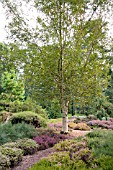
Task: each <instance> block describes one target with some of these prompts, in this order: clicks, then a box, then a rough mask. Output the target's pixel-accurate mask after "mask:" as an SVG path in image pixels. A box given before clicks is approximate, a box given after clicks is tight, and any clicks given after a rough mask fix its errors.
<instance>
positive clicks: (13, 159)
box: [0, 147, 23, 166]
mask: <svg viewBox="0 0 113 170" xmlns="http://www.w3.org/2000/svg"><path fill="white" fill-rule="evenodd" d="M0 152H1V153H2V154H3V155H5V156H7V157H8V158H9V160H10V163H11V166H15V165H17V164H18V163H19V162H20V161H21V160H22V156H23V151H22V150H21V149H17V148H9V147H0Z"/></svg>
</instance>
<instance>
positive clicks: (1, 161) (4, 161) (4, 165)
mask: <svg viewBox="0 0 113 170" xmlns="http://www.w3.org/2000/svg"><path fill="white" fill-rule="evenodd" d="M9 167H10V160H9V158H8V157H7V156H5V155H3V154H2V153H1V152H0V170H3V169H8V168H9Z"/></svg>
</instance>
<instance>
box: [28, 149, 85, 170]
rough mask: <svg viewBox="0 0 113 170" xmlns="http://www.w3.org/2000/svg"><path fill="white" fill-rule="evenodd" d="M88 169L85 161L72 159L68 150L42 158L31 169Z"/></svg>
mask: <svg viewBox="0 0 113 170" xmlns="http://www.w3.org/2000/svg"><path fill="white" fill-rule="evenodd" d="M37 169H40V170H53V169H54V170H64V169H65V170H75V169H77V170H87V169H86V165H85V163H84V162H83V161H81V160H78V161H72V160H71V159H70V156H69V153H68V152H59V153H54V154H52V155H50V156H49V157H48V158H46V159H42V160H41V161H39V162H38V163H37V164H35V165H34V166H33V167H32V168H30V169H29V170H37Z"/></svg>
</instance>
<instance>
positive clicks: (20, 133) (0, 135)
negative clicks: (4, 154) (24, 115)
mask: <svg viewBox="0 0 113 170" xmlns="http://www.w3.org/2000/svg"><path fill="white" fill-rule="evenodd" d="M36 134H37V130H36V129H35V128H34V126H32V125H28V124H25V123H18V124H15V125H12V124H11V123H10V122H9V123H7V124H0V144H4V143H6V142H12V141H16V140H17V139H21V138H33V137H34V136H36Z"/></svg>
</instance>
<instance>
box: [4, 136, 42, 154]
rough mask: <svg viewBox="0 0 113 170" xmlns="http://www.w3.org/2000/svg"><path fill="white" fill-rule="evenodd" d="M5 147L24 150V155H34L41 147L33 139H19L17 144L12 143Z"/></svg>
mask: <svg viewBox="0 0 113 170" xmlns="http://www.w3.org/2000/svg"><path fill="white" fill-rule="evenodd" d="M2 146H3V147H10V148H14V147H16V148H19V149H22V150H23V154H24V155H29V154H30V155H32V154H34V153H35V152H36V151H37V150H38V148H39V145H38V144H37V143H36V142H35V141H34V140H32V139H27V138H24V139H19V140H17V141H16V142H10V143H6V144H4V145H2Z"/></svg>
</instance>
